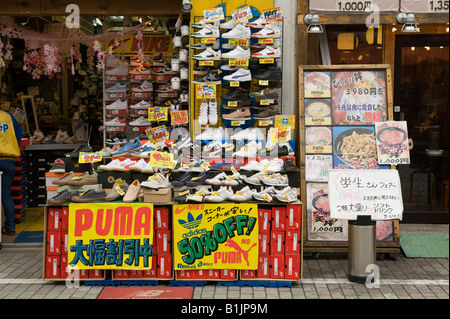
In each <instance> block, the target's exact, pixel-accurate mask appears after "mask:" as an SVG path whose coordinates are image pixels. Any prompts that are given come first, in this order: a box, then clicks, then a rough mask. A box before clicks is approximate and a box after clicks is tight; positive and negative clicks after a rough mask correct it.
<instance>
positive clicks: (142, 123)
mask: <svg viewBox="0 0 450 319" xmlns="http://www.w3.org/2000/svg"><path fill="white" fill-rule="evenodd" d="M128 124H129V125H130V126H150V125H152V123H151V122H150V121H149V120H148V118H145V117H143V116H140V117H139V118H137V119H136V120H134V121H131V122H130V123H128Z"/></svg>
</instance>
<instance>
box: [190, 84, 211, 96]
mask: <svg viewBox="0 0 450 319" xmlns="http://www.w3.org/2000/svg"><path fill="white" fill-rule="evenodd" d="M195 91H196V92H197V98H198V99H201V98H205V99H215V98H216V85H215V84H211V85H210V84H204V85H196V86H195Z"/></svg>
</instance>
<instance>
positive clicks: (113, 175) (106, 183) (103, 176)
mask: <svg viewBox="0 0 450 319" xmlns="http://www.w3.org/2000/svg"><path fill="white" fill-rule="evenodd" d="M97 176H98V183H99V184H101V185H102V187H103V188H113V186H114V181H115V180H116V179H118V178H121V179H122V180H124V181H125V182H127V183H128V184H131V183H132V182H133V181H132V180H131V172H130V171H128V172H116V171H109V172H108V171H99V172H97Z"/></svg>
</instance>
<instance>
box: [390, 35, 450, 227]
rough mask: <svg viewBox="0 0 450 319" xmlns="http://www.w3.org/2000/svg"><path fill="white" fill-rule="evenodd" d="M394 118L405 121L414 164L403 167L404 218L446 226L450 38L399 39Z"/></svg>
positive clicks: (401, 169) (433, 36) (395, 71)
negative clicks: (410, 141) (410, 140)
mask: <svg viewBox="0 0 450 319" xmlns="http://www.w3.org/2000/svg"><path fill="white" fill-rule="evenodd" d="M395 52H396V56H395V69H394V120H396V121H407V124H408V135H409V137H410V138H411V139H412V143H413V148H412V149H411V150H410V157H411V164H410V165H399V167H398V170H399V174H400V179H401V182H402V192H403V203H404V219H403V222H411V223H448V214H449V204H448V202H449V177H448V175H449V174H448V170H449V168H448V167H449V165H448V164H449V96H448V91H449V38H448V35H413V36H411V35H398V36H397V37H396V50H395Z"/></svg>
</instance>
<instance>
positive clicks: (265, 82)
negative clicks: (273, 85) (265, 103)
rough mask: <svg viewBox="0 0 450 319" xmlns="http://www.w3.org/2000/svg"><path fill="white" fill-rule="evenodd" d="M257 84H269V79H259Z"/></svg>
mask: <svg viewBox="0 0 450 319" xmlns="http://www.w3.org/2000/svg"><path fill="white" fill-rule="evenodd" d="M259 85H264V86H265V85H269V80H259Z"/></svg>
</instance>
